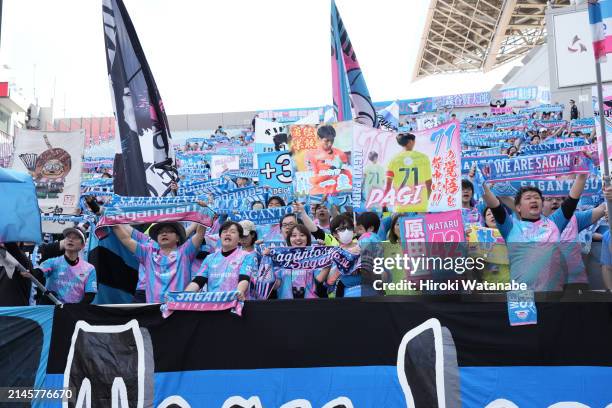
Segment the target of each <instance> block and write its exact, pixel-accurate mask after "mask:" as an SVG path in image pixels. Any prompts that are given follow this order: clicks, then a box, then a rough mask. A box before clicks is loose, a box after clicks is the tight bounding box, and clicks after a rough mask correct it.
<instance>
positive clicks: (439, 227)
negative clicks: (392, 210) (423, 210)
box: [398, 210, 465, 243]
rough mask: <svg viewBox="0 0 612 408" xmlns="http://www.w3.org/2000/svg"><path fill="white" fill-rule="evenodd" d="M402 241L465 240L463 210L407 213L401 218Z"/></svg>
mask: <svg viewBox="0 0 612 408" xmlns="http://www.w3.org/2000/svg"><path fill="white" fill-rule="evenodd" d="M398 222H399V224H400V236H401V240H402V242H407V243H413V242H463V241H465V233H464V229H463V220H462V218H461V210H454V211H446V212H440V213H430V214H422V215H414V216H412V215H406V216H402V217H401V218H400V219H399V221H398Z"/></svg>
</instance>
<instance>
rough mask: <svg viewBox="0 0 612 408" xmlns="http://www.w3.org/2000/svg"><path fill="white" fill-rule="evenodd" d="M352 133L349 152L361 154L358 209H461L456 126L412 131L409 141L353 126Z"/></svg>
mask: <svg viewBox="0 0 612 408" xmlns="http://www.w3.org/2000/svg"><path fill="white" fill-rule="evenodd" d="M353 133H354V135H353V143H354V151H356V150H358V151H360V152H361V153H360V155H361V161H362V169H363V170H362V176H363V185H362V187H361V191H360V192H359V194H361V197H362V203H361V206H362V207H363V208H365V209H368V210H370V209H380V208H382V207H387V208H388V209H389V210H390V211H394V212H443V211H450V210H455V209H459V208H460V207H461V197H460V195H461V188H460V186H461V184H460V177H461V168H460V163H461V160H460V158H461V146H460V141H459V122H457V121H451V122H447V123H445V124H443V125H441V126H438V127H435V128H432V129H425V130H420V131H417V132H414V135H415V140H414V141H411V140H410V138H409V137H408V136H407V135H406V134H401V133H400V134H397V133H394V132H381V131H378V132H372V131H369V130H368V129H364V127H363V126H360V125H358V124H355V125H354V132H353ZM383 177H384V178H383ZM381 178H383V179H382V180H381ZM358 187H359V186H357V187H356V188H358Z"/></svg>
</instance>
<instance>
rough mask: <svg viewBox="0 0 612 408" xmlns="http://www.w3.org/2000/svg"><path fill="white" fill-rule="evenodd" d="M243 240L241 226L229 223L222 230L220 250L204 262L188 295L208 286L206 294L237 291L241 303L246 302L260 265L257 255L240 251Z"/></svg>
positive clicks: (186, 288)
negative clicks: (250, 285)
mask: <svg viewBox="0 0 612 408" xmlns="http://www.w3.org/2000/svg"><path fill="white" fill-rule="evenodd" d="M242 236H244V231H243V230H242V225H240V224H238V223H237V222H234V221H226V222H225V223H224V224H223V225H222V226H221V228H220V230H219V237H220V238H221V248H220V249H218V250H217V251H216V252H215V253H214V254H211V255H209V256H207V257H206V259H204V261H203V262H202V266H201V267H200V270H199V271H198V274H197V276H196V277H195V278H194V279H193V280H192V281H191V283H189V284H188V285H186V287H185V291H186V292H198V291H200V290H201V289H202V288H203V287H204V285H206V287H207V289H206V290H207V292H227V291H233V290H237V291H238V292H239V299H241V300H244V299H245V297H246V292H247V290H248V288H249V282H250V280H251V276H252V274H253V273H254V272H255V270H256V268H257V263H256V261H255V254H254V253H252V254H250V253H248V252H246V251H244V250H243V249H241V248H240V246H239V243H240V238H241V237H242Z"/></svg>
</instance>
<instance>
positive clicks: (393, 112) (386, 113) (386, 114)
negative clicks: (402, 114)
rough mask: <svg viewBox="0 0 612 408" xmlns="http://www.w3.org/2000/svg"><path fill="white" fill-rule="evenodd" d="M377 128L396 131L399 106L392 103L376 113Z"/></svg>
mask: <svg viewBox="0 0 612 408" xmlns="http://www.w3.org/2000/svg"><path fill="white" fill-rule="evenodd" d="M376 116H377V117H378V127H379V128H381V129H385V130H391V131H397V129H398V128H399V104H398V103H397V101H394V102H392V103H391V104H390V105H389V106H387V107H386V108H384V109H381V110H379V111H378V112H377V113H376Z"/></svg>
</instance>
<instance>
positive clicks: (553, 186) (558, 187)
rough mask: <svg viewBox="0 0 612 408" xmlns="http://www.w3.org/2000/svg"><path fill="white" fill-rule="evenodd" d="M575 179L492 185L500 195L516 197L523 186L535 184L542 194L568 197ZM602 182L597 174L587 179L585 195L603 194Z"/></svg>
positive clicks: (517, 181)
mask: <svg viewBox="0 0 612 408" xmlns="http://www.w3.org/2000/svg"><path fill="white" fill-rule="evenodd" d="M573 183H574V180H565V179H564V180H551V179H530V180H513V181H504V182H501V183H495V184H493V185H492V186H491V191H492V192H493V194H495V195H496V196H499V197H514V196H515V195H516V194H517V193H518V192H519V190H520V189H521V187H527V186H534V187H537V188H538V189H539V190H540V191H541V192H542V195H545V196H556V197H567V195H568V194H569V192H570V190H571V188H572V184H573ZM601 190H602V182H601V179H600V178H598V177H595V176H592V177H589V178H588V179H587V182H586V185H585V187H584V191H583V193H582V195H583V196H590V195H598V194H601Z"/></svg>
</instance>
